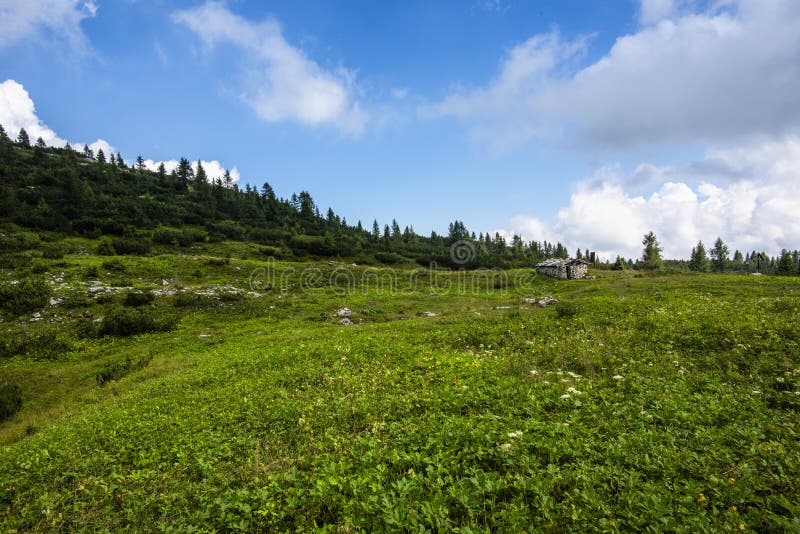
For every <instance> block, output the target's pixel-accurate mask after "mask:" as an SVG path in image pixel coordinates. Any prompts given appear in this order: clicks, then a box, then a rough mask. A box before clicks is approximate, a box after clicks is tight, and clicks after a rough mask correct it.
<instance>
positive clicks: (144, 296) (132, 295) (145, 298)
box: [123, 291, 156, 307]
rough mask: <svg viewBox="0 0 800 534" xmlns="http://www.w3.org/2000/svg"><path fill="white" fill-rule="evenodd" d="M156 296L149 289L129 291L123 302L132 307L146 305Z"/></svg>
mask: <svg viewBox="0 0 800 534" xmlns="http://www.w3.org/2000/svg"><path fill="white" fill-rule="evenodd" d="M155 298H156V297H155V295H153V294H152V293H151V292H149V291H128V293H126V294H125V300H124V301H123V304H124V305H125V306H131V307H138V306H145V305H147V304H151V303H152V302H153V300H155Z"/></svg>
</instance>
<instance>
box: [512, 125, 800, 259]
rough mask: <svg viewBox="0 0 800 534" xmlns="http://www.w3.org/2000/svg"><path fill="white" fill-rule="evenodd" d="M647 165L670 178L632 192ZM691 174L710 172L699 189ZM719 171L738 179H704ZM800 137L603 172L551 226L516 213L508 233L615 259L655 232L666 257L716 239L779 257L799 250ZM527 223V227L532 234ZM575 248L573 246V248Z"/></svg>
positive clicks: (632, 252) (635, 252) (631, 253)
mask: <svg viewBox="0 0 800 534" xmlns="http://www.w3.org/2000/svg"><path fill="white" fill-rule="evenodd" d="M643 167H649V168H651V169H655V171H654V172H656V173H657V174H659V175H660V176H670V177H672V178H673V180H670V181H666V182H663V183H661V184H660V185H658V186H657V188H656V189H655V190H654V191H653V192H651V193H649V194H647V195H632V194H630V193H629V192H627V191H626V190H625V187H624V186H625V184H627V183H630V181H631V180H632V177H633V176H635V175H636V174H637V173H640V172H641V169H642V168H643ZM690 169H712V170H713V171H712V172H710V173H708V174H707V175H706V176H704V175H702V174H700V175H698V176H694V177H691V178H700V179H701V181H700V183H699V185H696V186H693V185H690V184H689V183H687V181H688V178H689V176H687V175H684V181H680V176H681V175H682V174H683V173H685V172H688V170H690ZM720 169H730V170H733V171H735V172H736V176H737V178H736V179H734V180H727V181H724V182H722V183H721V184H720V183H717V184H714V183H712V182H710V181H705V180H703V178H705V177H718V176H719V172H720ZM799 176H800V137H797V136H791V137H787V138H786V139H784V140H782V141H779V142H765V143H761V144H757V145H752V146H739V147H735V148H729V149H716V150H709V151H708V153H707V154H706V156H705V157H704V158H703V160H701V161H699V162H696V163H694V164H690V165H688V166H686V167H685V168H684V169H683V170H680V169H674V168H669V167H666V168H658V167H655V166H653V165H650V164H645V165H639V166H638V167H637V168H636V169H634V171H633V172H632V173H630V174H626V173H624V172H622V171H621V170H620V169H619V168H618V167H605V168H602V169H601V170H600V171H598V173H597V174H596V175H595V176H593V177H591V178H589V179H588V180H586V181H584V182H583V183H581V184H579V185H578V187H577V188H576V189H575V191H574V192H573V193H572V195H571V197H570V202H569V204H568V205H567V206H564V207H562V208H561V209H560V210H559V211H558V215H557V216H556V218H555V219H554V220H553V221H551V227H552V228H553V230H552V233H550V234H548V232H547V231H546V227H544V225H545V223H543V222H542V221H540V220H538V219H536V218H532V217H531V218H528V217H526V216H517V217H515V218H513V219H512V220H511V221H509V223H508V224H507V232H510V233H513V232H518V233H521V234H522V235H523V236H524V237H525V238H526V239H536V240H542V239H547V237H546V236H548V235H551V236H552V237H550V239H551V240H556V239H557V240H560V241H561V242H563V243H564V244H566V245H567V246H568V247H578V246H580V247H589V248H590V249H591V250H596V251H598V252H600V254H601V256H603V257H606V258H610V259H613V258H614V257H615V256H616V255H617V254H622V255H624V256H626V257H633V258H637V257H639V256H640V255H641V248H642V247H641V243H640V242H641V238H642V235H643V234H644V233H646V232H648V231H650V230H652V231H654V232H655V233H656V235H657V236H658V238H659V240H660V241H661V244H662V245H663V246H664V253H665V256H666V257H677V258H686V257H688V255H689V252H690V251H691V248H692V247H693V246H694V245H695V244H696V243H697V241H698V240H701V239H702V240H703V242H705V243H706V244H710V243H712V242H713V241H714V240H715V239H716V238H717V237H722V239H723V240H724V241H725V242H726V243H728V244H729V246H730V247H731V250H733V249H739V250H741V251H743V252H744V251H750V250H766V251H767V252H768V253H770V254H777V253H778V252H779V251H780V250H781V249H782V248H790V249H796V248H798V246H800V210H799V209H798V208H799V207H800V206H799V205H798V201H797V199H799V198H800V181H798V177H799ZM526 225H527V226H529V228H527V231H526ZM570 250H572V248H570Z"/></svg>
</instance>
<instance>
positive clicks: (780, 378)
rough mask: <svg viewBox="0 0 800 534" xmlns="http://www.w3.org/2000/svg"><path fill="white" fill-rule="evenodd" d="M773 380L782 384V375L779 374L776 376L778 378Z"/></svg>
mask: <svg viewBox="0 0 800 534" xmlns="http://www.w3.org/2000/svg"><path fill="white" fill-rule="evenodd" d="M775 380H776V381H777V382H778V383H780V384H783V377H782V376H779V377H778V378H776V379H775Z"/></svg>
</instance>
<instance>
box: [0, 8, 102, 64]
mask: <svg viewBox="0 0 800 534" xmlns="http://www.w3.org/2000/svg"><path fill="white" fill-rule="evenodd" d="M96 13H97V4H95V3H94V2H93V1H91V0H88V1H80V0H36V1H31V0H4V1H3V2H2V3H0V50H2V49H3V48H6V47H9V46H13V45H16V44H19V43H24V42H38V41H41V40H51V39H54V40H56V41H58V42H65V43H66V44H67V45H68V46H69V47H70V48H71V49H72V50H74V51H78V52H83V51H86V49H87V48H88V44H87V41H86V37H85V35H84V33H83V30H82V29H81V22H82V21H83V20H84V19H86V18H91V17H94V16H95V14H96Z"/></svg>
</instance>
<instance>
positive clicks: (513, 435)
mask: <svg viewBox="0 0 800 534" xmlns="http://www.w3.org/2000/svg"><path fill="white" fill-rule="evenodd" d="M508 437H509V438H511V439H517V438H521V437H522V430H517V431H516V432H509V433H508Z"/></svg>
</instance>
